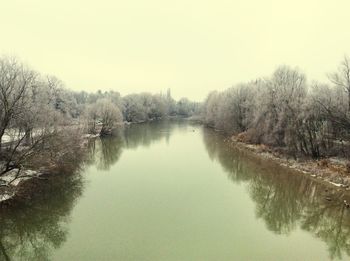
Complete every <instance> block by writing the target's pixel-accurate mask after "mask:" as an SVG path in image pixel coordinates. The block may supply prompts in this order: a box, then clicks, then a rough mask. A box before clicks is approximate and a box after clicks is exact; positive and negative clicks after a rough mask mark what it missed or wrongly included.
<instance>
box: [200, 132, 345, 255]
mask: <svg viewBox="0 0 350 261" xmlns="http://www.w3.org/2000/svg"><path fill="white" fill-rule="evenodd" d="M203 135H204V143H205V146H206V149H207V151H208V154H209V156H210V158H211V159H213V160H218V161H219V162H220V164H221V165H222V167H223V168H224V169H225V171H226V172H227V173H228V175H229V177H230V178H231V179H232V180H233V181H234V182H245V183H247V184H248V189H249V193H250V196H251V198H252V199H253V201H254V202H255V203H256V215H257V217H259V218H263V220H264V221H265V223H266V226H267V227H268V229H269V230H271V231H273V232H274V233H277V234H289V233H290V232H291V231H293V230H294V229H296V227H298V226H300V227H301V228H302V229H304V230H306V231H309V232H311V233H312V234H313V235H315V236H317V237H319V238H321V239H322V240H323V241H325V242H326V244H327V245H328V250H329V253H330V257H331V258H332V259H333V258H341V256H342V253H344V252H345V253H346V254H347V255H350V210H349V209H347V208H345V205H344V204H343V200H344V198H345V197H347V195H344V194H342V193H341V192H339V191H338V192H337V191H336V190H333V189H332V190H331V189H329V188H326V187H325V185H322V184H320V183H319V182H315V181H314V180H312V179H310V178H307V177H304V176H302V175H298V174H296V173H293V172H292V171H291V170H288V169H285V168H281V167H279V166H277V165H276V164H274V163H273V162H266V160H261V159H259V158H257V157H255V156H254V155H251V153H247V152H243V151H239V150H237V149H234V148H230V146H228V145H227V144H225V141H224V139H223V136H221V135H220V134H217V133H215V132H213V131H212V130H207V129H205V130H204V131H203ZM326 190H327V191H326ZM326 196H330V197H331V198H332V201H330V202H329V201H327V200H326V199H325V197H326ZM348 201H349V200H348Z"/></svg>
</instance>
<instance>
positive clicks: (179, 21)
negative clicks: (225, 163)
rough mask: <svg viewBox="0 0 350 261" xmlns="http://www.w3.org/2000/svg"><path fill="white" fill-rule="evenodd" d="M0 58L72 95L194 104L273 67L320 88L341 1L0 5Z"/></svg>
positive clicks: (13, 1)
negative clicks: (292, 70) (141, 95)
mask: <svg viewBox="0 0 350 261" xmlns="http://www.w3.org/2000/svg"><path fill="white" fill-rule="evenodd" d="M0 10H1V15H0V30H1V36H0V54H2V55H15V56H18V57H19V58H20V59H22V60H23V61H24V62H25V63H27V64H29V65H30V66H32V67H33V68H34V69H36V70H38V71H40V72H41V73H43V74H50V75H55V76H57V77H58V78H60V79H61V80H62V81H63V82H64V83H65V85H66V86H67V87H68V88H70V89H73V90H78V91H79V90H85V91H91V92H95V91H97V90H99V89H101V90H115V91H119V92H120V93H121V94H122V95H126V94H129V93H135V92H145V91H146V92H152V93H158V92H160V91H163V92H165V91H166V90H167V89H168V88H170V89H171V91H172V95H173V97H175V98H177V99H178V98H180V97H183V96H186V97H188V98H190V99H192V100H195V101H201V100H203V99H204V98H205V97H206V96H207V94H208V92H210V91H212V90H224V89H226V88H229V87H231V86H232V85H235V84H238V83H240V82H247V81H250V80H254V79H256V78H260V77H264V76H269V75H271V74H272V73H273V71H274V70H275V69H276V68H277V66H279V65H282V64H287V65H290V66H292V67H298V68H299V69H301V70H302V71H303V72H305V73H306V75H307V78H308V79H309V81H312V80H319V81H327V77H326V74H327V73H330V72H332V71H334V70H336V69H337V66H338V64H339V63H340V61H341V59H342V58H343V57H344V55H345V54H348V55H350V30H349V24H350V22H349V17H348V15H349V10H350V1H349V0H293V1H284V0H264V1H262V0H254V1H253V0H173V1H167V0H98V1H89V0H56V1H53V0H0Z"/></svg>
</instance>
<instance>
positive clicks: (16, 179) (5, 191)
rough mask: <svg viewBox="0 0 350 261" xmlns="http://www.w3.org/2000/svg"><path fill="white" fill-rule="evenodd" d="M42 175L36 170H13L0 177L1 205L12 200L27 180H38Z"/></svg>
mask: <svg viewBox="0 0 350 261" xmlns="http://www.w3.org/2000/svg"><path fill="white" fill-rule="evenodd" d="M41 174H42V173H40V172H38V171H34V170H29V169H28V170H21V171H19V169H13V170H11V171H9V172H7V173H5V174H4V175H3V176H1V177H0V204H1V203H3V202H5V201H7V200H9V199H12V198H13V197H14V196H15V195H16V191H17V189H18V187H19V186H20V185H21V184H22V183H23V182H24V181H26V180H29V179H32V178H38V177H40V176H41Z"/></svg>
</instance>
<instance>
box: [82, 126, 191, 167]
mask: <svg viewBox="0 0 350 261" xmlns="http://www.w3.org/2000/svg"><path fill="white" fill-rule="evenodd" d="M186 126H187V125H186V123H184V122H181V121H159V122H152V123H142V124H133V125H130V126H126V127H124V128H121V129H119V130H118V131H116V132H115V133H114V134H115V135H113V136H111V137H103V138H100V139H96V140H95V141H93V142H91V143H90V144H89V149H90V163H95V164H96V166H97V168H99V169H102V170H108V169H109V168H110V166H111V165H113V164H115V163H116V162H117V161H118V160H119V158H120V156H121V154H122V152H123V149H124V148H126V149H136V148H137V147H139V146H143V147H149V146H150V145H151V144H152V143H154V142H156V141H159V140H161V139H163V138H164V139H165V140H166V142H167V143H168V142H169V139H170V135H171V132H172V131H173V130H174V129H175V128H186Z"/></svg>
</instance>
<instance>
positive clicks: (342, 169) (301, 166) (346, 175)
mask: <svg viewBox="0 0 350 261" xmlns="http://www.w3.org/2000/svg"><path fill="white" fill-rule="evenodd" d="M226 141H227V142H229V143H230V145H231V146H234V147H235V148H238V149H240V150H246V151H250V152H252V153H254V154H255V155H256V156H258V157H260V158H264V159H266V160H272V161H274V162H276V163H278V164H279V165H281V166H283V167H287V168H289V169H292V170H295V171H297V172H299V173H302V174H304V175H309V176H310V177H311V178H313V179H317V180H319V181H322V182H324V183H326V184H329V185H332V186H335V187H338V188H341V189H344V190H350V170H349V166H348V163H347V160H346V159H342V158H335V157H330V158H324V159H320V160H313V159H292V158H289V157H287V155H284V154H282V153H280V152H278V151H277V150H275V149H273V148H270V147H268V146H266V145H263V144H250V143H245V142H242V141H241V140H240V138H239V136H235V135H234V136H232V137H230V138H227V139H226Z"/></svg>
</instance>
